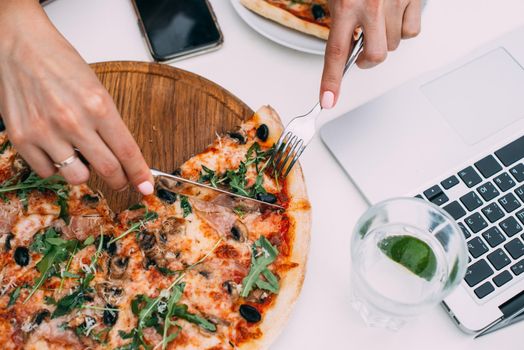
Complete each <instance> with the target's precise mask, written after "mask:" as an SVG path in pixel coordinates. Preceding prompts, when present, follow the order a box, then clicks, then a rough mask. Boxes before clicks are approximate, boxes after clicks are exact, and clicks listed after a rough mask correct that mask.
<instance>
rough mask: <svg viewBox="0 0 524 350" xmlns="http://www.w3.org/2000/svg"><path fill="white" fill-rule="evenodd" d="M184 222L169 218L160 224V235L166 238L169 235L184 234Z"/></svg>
mask: <svg viewBox="0 0 524 350" xmlns="http://www.w3.org/2000/svg"><path fill="white" fill-rule="evenodd" d="M185 230H186V220H185V219H181V218H176V217H169V218H167V219H166V220H164V222H163V223H162V227H161V228H160V233H161V234H164V235H165V236H166V237H167V238H169V236H171V235H178V234H183V233H185Z"/></svg>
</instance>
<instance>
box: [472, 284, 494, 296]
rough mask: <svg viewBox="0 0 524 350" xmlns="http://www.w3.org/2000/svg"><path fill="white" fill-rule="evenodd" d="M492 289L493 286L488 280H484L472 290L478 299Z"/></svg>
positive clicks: (489, 292)
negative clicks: (484, 281)
mask: <svg viewBox="0 0 524 350" xmlns="http://www.w3.org/2000/svg"><path fill="white" fill-rule="evenodd" d="M494 290H495V287H493V285H492V284H491V283H490V282H486V283H484V284H482V285H481V286H480V287H477V288H476V289H475V290H474V292H475V295H476V296H477V297H478V298H479V299H482V298H484V297H486V296H487V295H489V294H491V293H492V292H493V291H494Z"/></svg>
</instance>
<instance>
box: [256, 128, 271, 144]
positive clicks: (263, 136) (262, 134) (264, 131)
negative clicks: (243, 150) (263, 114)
mask: <svg viewBox="0 0 524 350" xmlns="http://www.w3.org/2000/svg"><path fill="white" fill-rule="evenodd" d="M268 136H269V128H268V127H267V125H266V124H260V126H259V127H258V128H257V137H258V138H259V139H260V140H262V141H266V140H267V137H268Z"/></svg>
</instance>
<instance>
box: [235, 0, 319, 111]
mask: <svg viewBox="0 0 524 350" xmlns="http://www.w3.org/2000/svg"><path fill="white" fill-rule="evenodd" d="M240 2H241V3H242V5H244V6H245V7H247V8H248V9H250V10H251V11H253V12H255V13H257V14H259V15H261V16H263V17H266V18H268V19H270V20H272V21H275V22H277V23H280V24H282V25H284V26H286V27H289V28H292V29H295V30H298V31H300V32H303V33H306V34H310V35H313V36H316V37H318V38H320V39H324V40H327V39H328V36H329V28H327V27H324V26H321V25H319V24H316V23H312V22H308V21H304V20H303V19H301V18H298V17H297V16H294V15H293V14H292V13H290V12H288V11H286V10H284V9H281V8H279V7H277V6H274V5H271V4H270V3H268V2H266V1H265V0H240ZM277 118H278V117H277Z"/></svg>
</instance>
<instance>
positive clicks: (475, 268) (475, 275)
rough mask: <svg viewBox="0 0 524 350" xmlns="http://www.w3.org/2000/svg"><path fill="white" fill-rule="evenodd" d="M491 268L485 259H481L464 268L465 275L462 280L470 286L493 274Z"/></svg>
mask: <svg viewBox="0 0 524 350" xmlns="http://www.w3.org/2000/svg"><path fill="white" fill-rule="evenodd" d="M493 273H494V272H493V269H492V268H491V267H490V266H489V265H488V263H487V262H486V260H484V259H481V260H479V261H477V262H476V263H474V264H471V265H470V266H468V269H467V270H466V277H464V280H465V281H466V283H467V284H468V286H470V287H474V286H476V285H477V284H479V283H480V282H481V281H483V280H485V279H486V278H488V277H489V276H491V275H493Z"/></svg>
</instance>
